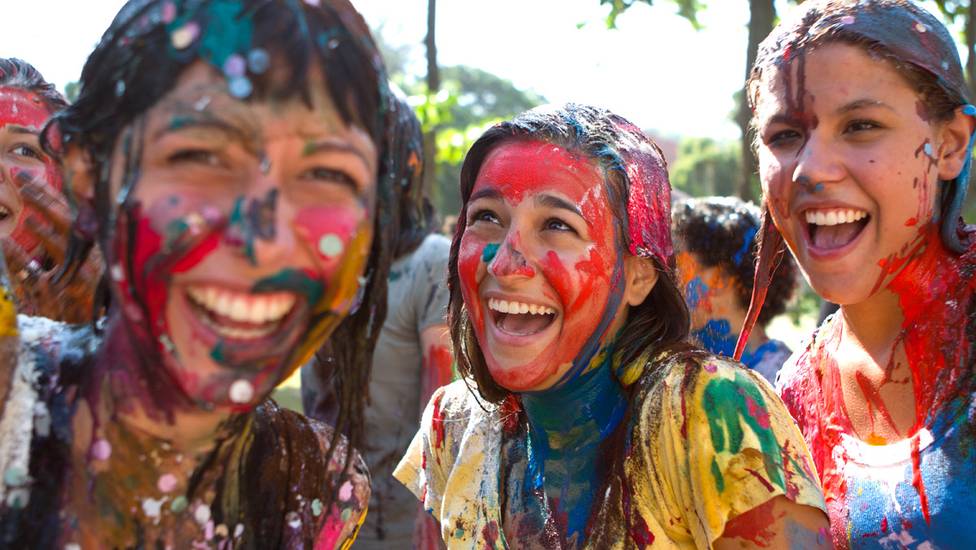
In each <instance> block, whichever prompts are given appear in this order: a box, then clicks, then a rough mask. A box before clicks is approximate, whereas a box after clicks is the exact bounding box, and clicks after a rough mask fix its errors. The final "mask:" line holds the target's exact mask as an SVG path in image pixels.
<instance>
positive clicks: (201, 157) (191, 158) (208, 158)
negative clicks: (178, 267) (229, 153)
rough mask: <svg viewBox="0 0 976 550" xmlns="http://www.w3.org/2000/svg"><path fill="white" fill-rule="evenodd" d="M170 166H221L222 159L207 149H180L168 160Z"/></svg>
mask: <svg viewBox="0 0 976 550" xmlns="http://www.w3.org/2000/svg"><path fill="white" fill-rule="evenodd" d="M166 161H167V162H169V163H170V164H198V165H204V166H220V158H218V157H217V155H216V154H214V153H213V152H211V151H207V150H205V149H180V150H179V151H176V152H175V153H173V154H172V155H170V156H169V157H167V158H166Z"/></svg>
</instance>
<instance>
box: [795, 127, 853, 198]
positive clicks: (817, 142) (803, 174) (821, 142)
mask: <svg viewBox="0 0 976 550" xmlns="http://www.w3.org/2000/svg"><path fill="white" fill-rule="evenodd" d="M843 177H844V168H843V163H842V162H841V161H840V159H839V157H838V155H837V153H836V152H835V151H834V149H833V147H832V146H831V144H830V142H829V141H827V140H826V139H825V138H824V137H823V136H821V135H819V134H817V133H816V132H811V134H810V136H809V137H808V139H807V141H806V143H804V144H803V146H802V147H801V148H800V151H799V153H798V154H797V159H796V166H795V167H794V168H793V183H795V184H797V185H798V186H799V187H800V188H802V189H803V190H805V191H807V192H809V193H818V192H820V191H822V190H823V189H824V187H825V186H826V185H828V184H831V183H836V182H838V181H840V180H841V179H843Z"/></svg>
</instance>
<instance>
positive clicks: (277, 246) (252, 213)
mask: <svg viewBox="0 0 976 550" xmlns="http://www.w3.org/2000/svg"><path fill="white" fill-rule="evenodd" d="M291 208H292V207H291V205H290V204H289V203H287V201H282V200H280V197H279V192H278V188H277V187H266V188H265V189H263V190H262V191H259V192H257V193H256V194H253V195H244V196H241V197H238V198H237V200H236V201H235V202H234V206H233V208H232V209H231V213H230V217H229V219H228V223H227V230H226V232H225V241H226V242H227V244H228V245H230V246H232V247H234V248H236V249H237V250H238V251H239V252H240V254H241V255H243V256H244V257H245V258H246V259H247V260H248V261H249V262H250V263H251V265H255V266H256V265H262V264H268V263H275V262H281V261H283V260H286V259H288V258H292V257H294V254H295V253H296V245H297V241H296V237H295V234H294V231H293V229H292V228H291V227H290V224H289V223H288V219H289V216H288V212H289V211H290V210H291Z"/></svg>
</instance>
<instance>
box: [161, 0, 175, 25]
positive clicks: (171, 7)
mask: <svg viewBox="0 0 976 550" xmlns="http://www.w3.org/2000/svg"><path fill="white" fill-rule="evenodd" d="M160 15H161V18H162V20H163V23H170V22H172V21H173V20H174V19H176V5H175V4H173V3H172V2H166V3H165V4H163V10H162V13H161V14H160Z"/></svg>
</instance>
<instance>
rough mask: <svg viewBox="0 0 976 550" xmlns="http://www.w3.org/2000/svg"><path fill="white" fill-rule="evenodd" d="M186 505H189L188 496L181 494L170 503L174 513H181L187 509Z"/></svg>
mask: <svg viewBox="0 0 976 550" xmlns="http://www.w3.org/2000/svg"><path fill="white" fill-rule="evenodd" d="M186 506H187V501H186V497H185V496H183V495H180V496H178V497H176V498H174V499H173V502H171V503H170V504H169V509H170V510H172V511H173V513H176V514H179V513H180V512H182V511H183V510H186Z"/></svg>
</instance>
